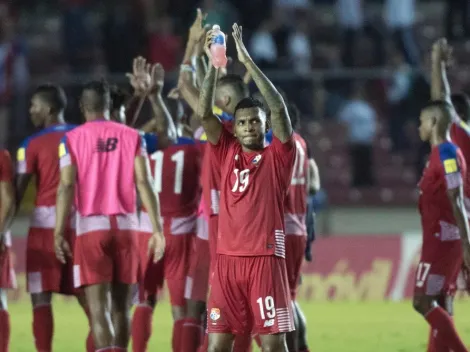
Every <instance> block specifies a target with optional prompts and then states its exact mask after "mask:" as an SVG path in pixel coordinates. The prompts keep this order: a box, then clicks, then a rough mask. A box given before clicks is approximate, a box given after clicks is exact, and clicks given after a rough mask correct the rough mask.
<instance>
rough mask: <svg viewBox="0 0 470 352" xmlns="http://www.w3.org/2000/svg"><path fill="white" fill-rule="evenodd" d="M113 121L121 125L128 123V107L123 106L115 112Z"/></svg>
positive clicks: (112, 114)
mask: <svg viewBox="0 0 470 352" xmlns="http://www.w3.org/2000/svg"><path fill="white" fill-rule="evenodd" d="M111 120H113V121H115V122H119V123H126V107H125V106H124V105H121V106H120V107H119V109H115V110H113V112H112V113H111Z"/></svg>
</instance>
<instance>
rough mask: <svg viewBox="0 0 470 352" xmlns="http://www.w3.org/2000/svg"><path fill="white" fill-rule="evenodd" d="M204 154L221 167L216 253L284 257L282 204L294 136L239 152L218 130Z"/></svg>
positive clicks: (224, 132) (232, 140)
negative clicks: (209, 155)
mask: <svg viewBox="0 0 470 352" xmlns="http://www.w3.org/2000/svg"><path fill="white" fill-rule="evenodd" d="M206 153H211V154H212V155H213V157H215V158H216V159H217V160H219V161H220V165H221V175H222V177H221V181H220V186H221V199H220V215H219V217H220V218H219V232H218V236H217V253H219V254H226V255H234V256H263V255H275V256H278V257H282V258H285V235H284V203H285V198H286V195H287V191H288V188H289V185H290V183H291V176H292V169H293V166H294V161H295V154H296V148H295V142H294V137H293V136H292V137H291V138H289V140H288V141H287V142H285V143H281V142H280V141H279V139H277V138H273V142H272V143H271V145H269V146H268V147H266V148H264V149H263V150H260V151H255V152H243V151H242V147H241V145H240V143H239V142H238V140H237V139H236V138H235V137H234V136H233V135H231V134H230V133H229V132H228V131H227V130H225V129H222V133H221V135H220V139H219V141H218V143H217V145H210V146H209V149H208V150H207V152H206Z"/></svg>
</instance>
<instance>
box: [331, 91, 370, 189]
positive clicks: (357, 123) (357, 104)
mask: <svg viewBox="0 0 470 352" xmlns="http://www.w3.org/2000/svg"><path fill="white" fill-rule="evenodd" d="M338 117H339V121H341V122H342V123H344V124H345V125H346V127H347V130H348V143H349V150H350V157H351V167H352V186H353V187H362V186H372V185H373V184H374V177H373V174H372V170H373V167H372V156H373V155H372V152H373V142H374V139H375V135H376V132H377V115H376V112H375V110H374V109H373V108H372V106H371V105H370V104H369V103H368V102H367V100H366V99H365V91H364V85H363V84H362V83H358V84H356V85H355V87H354V89H353V90H352V94H351V96H350V99H349V100H348V101H347V102H346V104H345V105H344V106H343V108H342V109H341V110H340V112H339V116H338Z"/></svg>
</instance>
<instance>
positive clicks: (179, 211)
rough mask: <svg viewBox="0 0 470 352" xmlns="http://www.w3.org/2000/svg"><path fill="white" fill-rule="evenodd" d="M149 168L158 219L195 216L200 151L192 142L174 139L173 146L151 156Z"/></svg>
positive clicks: (190, 140) (182, 138) (184, 138)
mask: <svg viewBox="0 0 470 352" xmlns="http://www.w3.org/2000/svg"><path fill="white" fill-rule="evenodd" d="M150 168H151V170H152V174H153V178H154V184H155V189H156V191H157V192H158V194H159V197H160V208H161V215H162V216H164V217H186V216H190V215H194V214H196V213H197V210H198V206H199V195H200V187H199V174H200V168H201V150H200V147H199V146H198V145H197V144H196V143H195V142H194V140H193V139H191V138H186V137H178V141H177V143H175V144H173V145H171V146H169V147H167V148H165V149H164V150H158V151H156V152H155V153H153V154H152V155H151V156H150Z"/></svg>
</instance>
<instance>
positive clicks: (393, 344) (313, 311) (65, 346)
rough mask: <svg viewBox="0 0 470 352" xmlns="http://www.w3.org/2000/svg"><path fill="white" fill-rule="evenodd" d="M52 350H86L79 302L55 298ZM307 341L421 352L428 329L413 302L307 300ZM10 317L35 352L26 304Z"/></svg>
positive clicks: (19, 340) (158, 337)
mask: <svg viewBox="0 0 470 352" xmlns="http://www.w3.org/2000/svg"><path fill="white" fill-rule="evenodd" d="M54 303H55V305H54V313H55V335H54V351H67V352H79V351H80V352H82V351H84V341H85V336H86V333H87V323H86V319H85V317H84V315H83V313H82V312H81V310H80V308H79V307H78V305H76V304H74V303H73V302H71V303H66V302H64V301H62V300H57V301H56V302H54ZM303 308H304V311H305V314H306V316H307V318H308V324H309V325H308V326H309V329H310V330H309V333H308V335H309V343H310V346H311V350H312V351H316V352H342V351H345V352H346V351H347V352H354V351H357V352H377V351H380V352H392V351H393V352H408V351H409V352H417V351H425V344H426V339H427V337H428V327H427V325H426V323H425V322H424V321H423V319H422V318H420V317H419V316H418V315H417V314H416V313H414V311H413V310H412V308H411V304H410V303H409V302H402V303H392V302H389V303H388V302H377V303H362V302H361V303H356V302H355V303H352V302H351V303H336V302H334V303H308V304H307V303H304V304H303ZM9 309H10V312H11V320H12V341H11V348H10V350H11V351H12V352H31V351H34V347H33V338H32V333H31V309H30V306H29V305H28V304H27V303H12V304H10V306H9ZM455 312H456V322H457V326H458V328H459V332H460V333H461V334H462V336H463V338H464V340H465V341H466V343H467V344H469V345H470V302H469V301H466V302H459V303H457V304H456V307H455ZM171 325H172V324H171V315H170V309H169V306H168V304H166V303H162V304H160V306H158V308H157V310H156V312H155V319H154V327H153V336H152V340H151V346H150V349H149V351H158V352H160V351H162V352H166V351H171V349H170V339H171Z"/></svg>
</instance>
